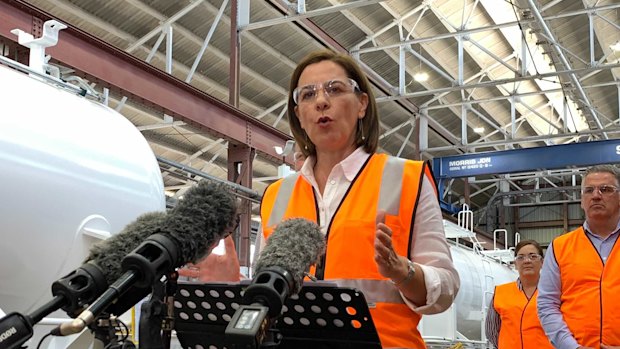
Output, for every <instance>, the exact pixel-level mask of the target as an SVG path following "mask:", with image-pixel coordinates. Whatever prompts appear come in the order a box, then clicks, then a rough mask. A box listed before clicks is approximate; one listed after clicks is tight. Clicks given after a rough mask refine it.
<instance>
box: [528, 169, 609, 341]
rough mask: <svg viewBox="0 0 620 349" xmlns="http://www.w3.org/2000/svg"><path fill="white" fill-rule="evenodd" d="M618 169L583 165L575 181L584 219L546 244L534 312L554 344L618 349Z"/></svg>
mask: <svg viewBox="0 0 620 349" xmlns="http://www.w3.org/2000/svg"><path fill="white" fill-rule="evenodd" d="M619 188H620V171H619V170H618V169H617V168H616V167H614V166H611V165H599V166H594V167H592V168H590V169H588V170H587V171H586V173H585V176H584V178H583V181H582V183H581V208H582V209H583V211H584V212H585V216H586V220H585V222H584V223H583V226H581V227H579V228H578V229H576V230H574V231H572V232H570V233H567V234H564V235H562V236H559V237H557V238H556V239H555V240H553V242H552V243H551V245H550V246H549V248H548V249H547V257H546V258H545V261H544V264H543V267H542V271H541V275H540V283H539V285H538V317H539V318H540V322H541V324H542V326H543V329H544V330H545V333H546V334H547V337H548V338H549V340H550V341H551V343H552V344H553V345H554V346H555V347H556V348H558V349H575V348H597V349H598V348H601V349H609V348H620V325H619V324H620V302H618V299H617V298H618V295H620V256H618V253H620V251H618V250H620V247H616V240H617V239H618V234H619V233H618V230H619V229H620V224H619V221H620V193H619V192H618V189H619Z"/></svg>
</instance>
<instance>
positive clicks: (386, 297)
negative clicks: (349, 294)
mask: <svg viewBox="0 0 620 349" xmlns="http://www.w3.org/2000/svg"><path fill="white" fill-rule="evenodd" d="M329 281H330V282H335V283H337V284H338V286H340V287H349V288H355V289H358V290H364V291H363V292H364V297H365V298H366V302H368V303H369V304H370V303H395V304H404V303H405V302H404V301H403V298H402V297H401V295H400V292H399V291H398V289H397V288H396V287H395V286H394V285H393V284H392V283H391V282H389V281H388V280H370V279H330V280H329Z"/></svg>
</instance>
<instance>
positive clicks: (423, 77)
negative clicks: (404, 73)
mask: <svg viewBox="0 0 620 349" xmlns="http://www.w3.org/2000/svg"><path fill="white" fill-rule="evenodd" d="M418 58H419V59H420V66H419V67H418V71H417V72H416V73H415V74H413V80H415V81H417V82H424V81H427V80H428V73H426V72H425V71H423V70H422V44H420V57H418Z"/></svg>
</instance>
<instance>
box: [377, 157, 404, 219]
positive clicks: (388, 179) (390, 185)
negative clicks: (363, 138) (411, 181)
mask: <svg viewBox="0 0 620 349" xmlns="http://www.w3.org/2000/svg"><path fill="white" fill-rule="evenodd" d="M404 171H405V159H400V158H396V157H393V156H390V157H389V158H388V159H387V161H386V162H385V167H384V168H383V175H382V176H381V190H380V191H379V209H382V210H385V212H386V213H387V214H390V215H393V216H398V209H399V207H400V195H401V190H396V189H395V188H394V186H395V183H398V184H400V183H402V182H403V173H404Z"/></svg>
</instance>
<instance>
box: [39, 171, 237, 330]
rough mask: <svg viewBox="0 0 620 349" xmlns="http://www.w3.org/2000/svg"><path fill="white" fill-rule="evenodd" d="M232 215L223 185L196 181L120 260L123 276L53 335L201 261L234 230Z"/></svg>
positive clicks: (77, 327)
mask: <svg viewBox="0 0 620 349" xmlns="http://www.w3.org/2000/svg"><path fill="white" fill-rule="evenodd" d="M235 217H236V204H235V199H234V197H233V195H232V193H231V192H230V191H229V189H228V187H227V186H225V185H223V184H215V183H209V182H207V181H202V182H199V183H198V185H196V186H194V187H193V188H191V189H190V190H188V191H187V193H186V194H185V196H184V199H183V200H180V201H179V203H178V204H177V205H176V206H175V207H174V208H173V209H172V210H171V211H170V212H169V213H168V215H167V216H166V218H165V220H164V222H163V224H162V225H161V227H160V228H159V229H158V230H157V231H156V234H154V235H152V236H150V237H149V238H147V239H146V241H144V242H143V243H142V244H140V245H139V246H138V247H137V248H136V249H135V250H133V251H132V252H131V253H130V254H128V255H127V256H126V257H125V258H123V260H122V261H121V268H122V270H123V272H124V274H122V275H121V276H120V277H119V278H118V279H117V280H116V281H115V282H114V283H112V284H111V285H110V287H109V288H108V289H107V290H106V291H105V292H104V293H103V294H102V295H101V296H100V297H99V298H98V299H97V300H95V301H94V302H93V303H92V304H91V305H90V306H89V307H88V309H86V310H85V311H83V312H82V313H81V314H80V315H79V316H78V317H77V318H76V319H75V320H73V321H72V322H70V323H64V324H62V325H60V326H58V327H57V328H55V329H54V330H52V332H51V333H52V334H53V335H69V334H73V333H77V332H79V331H81V330H83V329H84V328H85V327H86V326H87V325H90V324H91V323H92V322H93V321H94V320H95V318H96V317H97V316H99V315H100V314H101V313H102V312H103V311H104V310H106V309H107V308H108V307H109V306H110V305H111V304H113V303H116V302H117V301H118V300H119V298H120V297H121V296H123V295H124V294H125V293H127V291H128V290H130V289H131V288H132V287H138V288H144V287H150V286H151V285H152V284H153V283H154V281H155V280H157V279H159V278H161V277H162V276H163V275H165V274H168V273H170V272H173V271H174V269H175V268H178V267H181V266H182V265H184V264H187V263H188V262H194V263H195V262H197V261H198V260H200V259H202V258H203V257H204V256H206V255H207V254H209V253H210V252H211V249H212V248H213V247H214V246H215V245H216V244H217V242H219V240H220V239H222V238H224V237H226V236H227V235H228V234H230V233H231V232H232V228H233V223H234V220H235ZM116 315H120V314H116Z"/></svg>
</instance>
